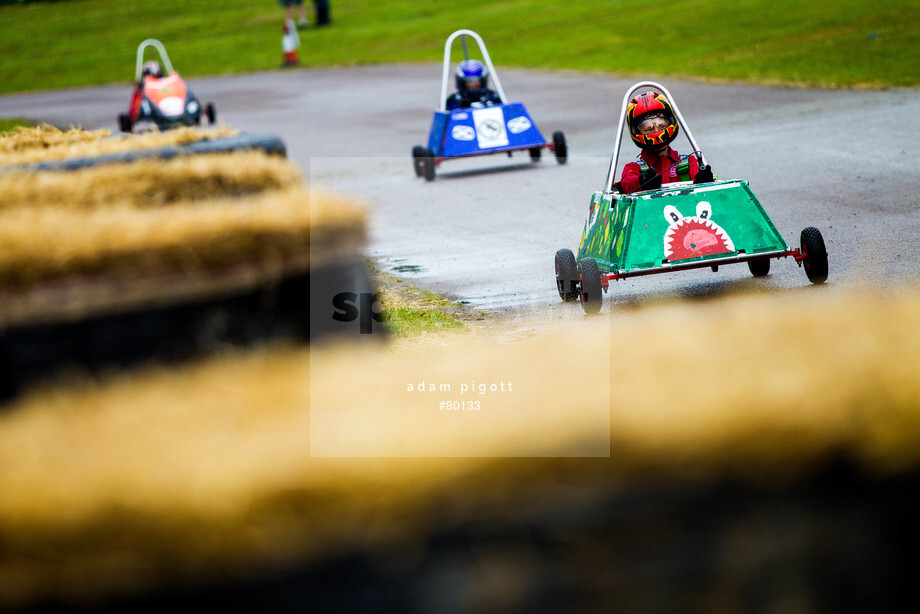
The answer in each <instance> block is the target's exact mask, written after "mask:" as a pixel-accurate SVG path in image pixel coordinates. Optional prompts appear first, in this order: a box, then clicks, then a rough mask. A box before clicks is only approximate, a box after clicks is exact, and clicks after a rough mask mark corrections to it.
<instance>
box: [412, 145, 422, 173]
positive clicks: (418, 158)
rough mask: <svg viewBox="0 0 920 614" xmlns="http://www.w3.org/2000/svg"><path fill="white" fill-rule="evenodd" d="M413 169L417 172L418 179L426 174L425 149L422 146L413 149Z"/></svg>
mask: <svg viewBox="0 0 920 614" xmlns="http://www.w3.org/2000/svg"><path fill="white" fill-rule="evenodd" d="M412 168H413V169H414V170H415V176H416V177H421V176H422V175H424V174H425V148H424V147H422V146H421V145H416V146H415V147H413V148H412Z"/></svg>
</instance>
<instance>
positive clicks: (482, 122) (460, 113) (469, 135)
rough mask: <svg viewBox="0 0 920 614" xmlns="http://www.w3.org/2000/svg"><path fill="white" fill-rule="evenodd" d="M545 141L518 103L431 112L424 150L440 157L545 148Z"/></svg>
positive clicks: (522, 106) (525, 110) (521, 105)
mask: <svg viewBox="0 0 920 614" xmlns="http://www.w3.org/2000/svg"><path fill="white" fill-rule="evenodd" d="M545 146H546V140H545V139H544V138H543V135H542V134H540V129H539V128H537V125H536V123H534V121H533V119H531V117H530V114H529V113H528V112H527V109H525V108H524V105H523V104H521V103H520V102H509V103H507V104H496V105H492V106H488V107H476V108H464V109H454V110H453V111H435V113H434V118H433V120H432V122H431V132H430V133H429V135H428V148H429V149H431V151H432V152H434V155H435V156H437V157H440V158H452V157H457V156H474V155H479V154H490V153H495V152H500V151H511V150H515V149H529V148H531V147H545Z"/></svg>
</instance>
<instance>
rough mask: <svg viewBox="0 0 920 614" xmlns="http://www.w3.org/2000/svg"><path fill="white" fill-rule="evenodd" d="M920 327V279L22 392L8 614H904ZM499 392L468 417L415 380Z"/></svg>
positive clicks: (3, 514)
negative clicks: (196, 613) (516, 337)
mask: <svg viewBox="0 0 920 614" xmlns="http://www.w3.org/2000/svg"><path fill="white" fill-rule="evenodd" d="M844 299H845V300H844ZM541 328H544V327H543V326H541ZM917 330H920V292H918V291H917V290H912V291H909V292H905V293H903V294H894V295H879V294H878V293H870V292H862V293H855V294H853V293H851V292H848V291H846V290H845V289H835V288H833V287H827V288H822V289H821V290H818V291H817V292H814V291H812V289H809V291H808V292H805V291H802V292H783V293H769V294H761V295H751V296H737V295H736V296H731V297H727V298H722V299H712V300H709V301H706V302H703V303H692V304H687V303H677V304H662V305H652V306H650V307H648V308H645V309H642V310H619V311H618V312H617V314H616V316H615V317H613V318H611V319H607V318H603V317H595V318H586V319H585V320H584V321H581V322H575V323H570V324H563V325H558V324H557V325H552V324H549V323H546V324H545V328H544V330H543V332H541V333H539V334H537V335H536V336H534V337H533V338H530V339H528V340H525V341H520V342H516V343H506V344H496V343H495V342H494V340H491V339H484V340H468V339H467V340H463V341H457V342H456V343H455V344H453V345H450V346H448V347H440V348H434V349H432V350H424V351H422V352H421V353H408V354H406V353H401V354H394V353H392V352H391V351H389V350H387V349H384V348H379V347H368V346H364V347H358V346H354V347H348V346H339V345H337V346H326V345H314V346H311V348H310V350H309V351H308V350H306V349H299V348H296V347H290V346H275V347H271V348H265V349H263V350H259V351H256V352H250V353H247V354H245V355H226V356H223V357H220V358H215V359H211V360H207V361H201V362H198V363H195V364H194V365H192V366H191V367H190V368H188V369H184V370H182V371H172V370H168V369H165V368H162V367H157V368H151V369H148V370H146V371H144V372H138V373H133V374H131V375H128V376H123V377H119V378H113V379H111V380H109V381H102V382H88V383H79V382H75V383H73V384H72V385H69V386H64V387H57V388H50V389H44V390H35V391H33V392H32V393H30V394H29V395H27V396H25V397H22V398H20V399H19V400H17V401H16V402H15V403H14V404H13V405H12V406H11V407H10V408H9V409H10V411H7V412H5V413H4V414H2V415H0V492H2V493H3V497H0V544H2V548H0V606H2V605H7V606H10V607H13V606H16V607H21V608H24V609H29V608H32V607H35V608H38V607H40V606H42V605H49V604H50V605H55V606H59V607H62V608H64V609H67V608H88V609H100V610H108V609H110V610H119V609H121V610H124V609H130V610H135V609H142V610H149V611H155V610H160V611H162V610H163V609H169V608H171V607H175V606H179V605H181V606H184V607H190V606H191V607H197V606H204V605H205V604H208V605H211V606H215V605H216V606H217V607H227V608H228V609H243V610H246V609H259V610H273V611H305V610H309V611H343V610H347V611H359V612H379V611H461V612H466V611H470V612H472V611H527V612H533V611H538V612H544V611H559V609H564V610H566V611H585V612H596V611H606V610H609V609H611V604H615V607H614V608H613V609H616V610H617V611H625V612H676V611H729V612H739V611H756V612H759V611H764V612H776V611H790V610H795V611H807V612H825V611H828V612H830V611H849V610H850V609H852V607H853V604H858V605H857V606H856V609H858V610H860V611H893V609H895V605H896V604H898V603H903V601H899V600H901V599H903V598H904V597H906V596H907V591H908V589H909V580H911V579H912V578H913V577H915V573H916V571H917V563H916V554H915V552H914V551H913V548H914V547H915V545H916V540H914V539H912V536H916V517H917V512H918V511H920V510H918V504H917V503H916V501H917V500H918V497H916V495H917V490H918V486H920V480H918V477H920V474H918V462H920V381H918V379H917V378H916V364H917V362H918V359H920V335H917V333H916V331H917ZM490 377H491V378H501V379H504V380H508V381H509V382H511V381H513V383H514V385H515V388H514V392H513V393H510V394H508V395H506V396H504V397H501V396H489V395H484V396H482V397H477V398H481V399H482V400H483V405H482V408H481V410H480V411H476V412H444V411H440V410H439V409H438V407H437V401H438V400H439V396H440V395H438V394H435V395H428V394H421V395H419V394H418V393H412V392H409V391H407V389H406V384H407V383H414V382H417V381H418V380H420V379H423V378H424V379H425V380H427V381H453V382H458V381H471V380H477V381H482V382H486V381H490V380H489V379H488V378H490ZM454 398H457V397H456V395H455V396H454ZM598 416H603V417H604V418H605V419H606V420H605V421H604V422H603V424H602V425H601V426H600V427H599V423H598V420H597V418H598ZM599 438H600V439H602V440H604V442H605V443H606V444H607V445H608V446H609V448H607V449H609V457H603V456H601V457H595V458H586V457H579V456H580V455H583V454H594V453H596V452H597V449H596V447H595V445H596V442H597V441H598V439H599ZM355 446H359V448H355ZM321 450H322V451H324V452H323V453H324V454H325V456H324V457H322V456H318V455H317V454H318V452H319V451H321ZM356 450H358V453H356ZM566 455H568V456H571V458H561V457H562V456H566ZM358 456H363V457H364V458H359V457H358ZM511 457H514V458H511Z"/></svg>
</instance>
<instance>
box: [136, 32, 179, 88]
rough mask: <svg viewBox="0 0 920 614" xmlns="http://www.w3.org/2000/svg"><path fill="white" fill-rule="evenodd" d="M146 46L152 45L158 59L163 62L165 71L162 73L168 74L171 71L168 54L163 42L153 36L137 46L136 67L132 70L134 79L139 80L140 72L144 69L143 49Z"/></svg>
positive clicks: (145, 48)
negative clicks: (157, 54) (158, 55)
mask: <svg viewBox="0 0 920 614" xmlns="http://www.w3.org/2000/svg"><path fill="white" fill-rule="evenodd" d="M147 47H153V48H154V49H156V50H157V51H158V52H159V54H160V61H161V62H162V63H163V70H165V71H166V72H165V73H164V74H167V75H168V74H170V73H172V72H173V67H172V62H170V61H169V56H168V55H167V54H166V47H164V46H163V43H161V42H160V41H158V40H157V39H155V38H148V39H147V40H145V41H144V42H143V43H141V44H140V45H138V46H137V68H136V69H135V71H134V80H135V81H140V80H141V72H142V71H143V70H144V51H146V50H147Z"/></svg>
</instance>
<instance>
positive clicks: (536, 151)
mask: <svg viewBox="0 0 920 614" xmlns="http://www.w3.org/2000/svg"><path fill="white" fill-rule="evenodd" d="M542 153H543V150H542V149H540V148H539V147H531V148H530V159H531V160H532V161H534V162H539V161H540V154H542Z"/></svg>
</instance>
